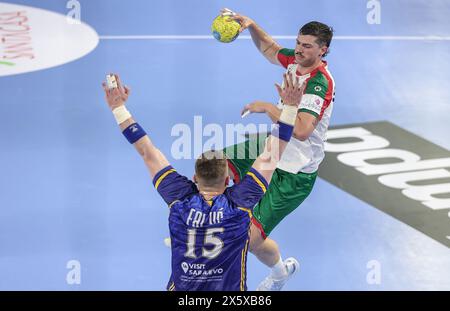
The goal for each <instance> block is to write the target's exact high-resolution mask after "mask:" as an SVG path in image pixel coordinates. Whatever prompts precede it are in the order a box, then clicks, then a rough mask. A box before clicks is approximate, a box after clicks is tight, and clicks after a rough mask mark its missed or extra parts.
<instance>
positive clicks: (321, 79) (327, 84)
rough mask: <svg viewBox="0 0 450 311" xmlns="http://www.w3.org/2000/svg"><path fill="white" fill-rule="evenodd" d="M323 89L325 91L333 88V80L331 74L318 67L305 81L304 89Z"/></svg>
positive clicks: (325, 69)
mask: <svg viewBox="0 0 450 311" xmlns="http://www.w3.org/2000/svg"><path fill="white" fill-rule="evenodd" d="M319 87H323V88H325V89H328V88H333V87H334V80H333V77H332V76H331V73H330V72H329V71H328V69H327V68H326V66H325V65H324V66H320V67H319V68H317V69H316V70H314V71H313V72H312V73H311V76H310V78H309V79H308V80H307V84H306V89H307V90H308V88H319Z"/></svg>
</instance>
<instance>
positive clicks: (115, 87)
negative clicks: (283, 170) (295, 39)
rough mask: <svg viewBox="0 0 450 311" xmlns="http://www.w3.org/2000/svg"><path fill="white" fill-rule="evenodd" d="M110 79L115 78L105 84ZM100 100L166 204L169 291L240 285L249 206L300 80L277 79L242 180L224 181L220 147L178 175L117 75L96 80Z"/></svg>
mask: <svg viewBox="0 0 450 311" xmlns="http://www.w3.org/2000/svg"><path fill="white" fill-rule="evenodd" d="M112 80H113V82H114V83H111V81H112ZM103 88H104V90H105V94H106V101H107V103H108V106H109V107H110V108H111V110H112V112H113V115H114V117H115V119H116V121H117V123H118V125H119V127H120V129H121V131H122V133H123V135H124V136H125V137H126V138H127V140H128V141H129V142H130V143H131V144H133V145H134V147H135V148H136V150H137V152H138V153H139V154H140V155H141V157H142V159H143V160H144V163H145V164H146V166H147V168H148V170H149V171H150V174H151V176H152V177H153V184H154V186H155V188H156V190H157V191H158V193H159V194H160V195H161V196H162V198H163V199H164V201H165V202H166V204H167V205H168V207H169V209H170V215H169V230H170V238H171V250H172V263H171V266H172V274H171V276H170V280H169V283H168V285H167V289H168V290H181V291H191V290H207V291H212V290H222V291H243V290H247V285H246V264H247V252H248V244H249V228H250V223H251V217H252V209H253V207H254V206H255V204H256V203H258V201H259V200H260V199H261V198H262V196H263V195H264V193H265V191H266V189H267V187H268V182H270V179H271V177H272V173H273V171H274V170H275V168H276V165H277V163H278V160H279V158H280V156H281V154H282V153H283V151H284V149H285V147H286V145H287V143H288V142H289V140H290V138H291V136H292V131H293V128H294V126H295V121H296V119H297V118H296V116H297V109H298V105H299V103H300V101H301V98H302V94H303V91H304V85H303V84H301V83H300V81H299V80H298V79H296V80H295V81H294V80H293V78H292V77H291V75H289V77H288V76H287V75H285V76H284V85H283V87H281V86H280V85H278V84H276V88H277V90H278V93H279V95H280V97H281V98H282V99H283V103H284V104H285V105H284V108H283V110H282V113H281V117H280V119H279V121H278V124H277V125H276V126H275V127H274V129H273V131H272V135H270V136H269V137H268V138H267V143H266V145H265V149H264V151H263V152H262V153H261V155H260V156H259V157H258V158H257V159H256V161H255V162H254V163H253V166H252V167H251V169H250V170H249V171H248V173H247V174H246V176H245V177H244V178H243V179H242V181H241V182H240V183H239V184H237V185H233V186H231V187H228V181H229V176H228V166H227V160H226V159H225V158H224V154H223V152H222V151H208V152H205V153H203V154H202V155H201V156H200V157H199V158H198V159H197V160H196V162H195V175H194V180H193V181H191V180H189V179H188V178H186V177H185V176H182V175H180V174H179V173H178V172H177V171H176V170H175V169H174V168H173V167H172V166H171V165H170V164H169V162H168V160H167V159H166V157H165V156H164V155H163V154H162V153H161V151H160V150H159V149H158V148H156V147H155V146H154V145H153V143H152V141H151V140H150V138H149V136H148V135H147V134H146V133H145V131H144V130H143V128H142V127H141V126H140V125H139V124H138V123H136V121H135V120H134V119H133V117H132V116H131V114H130V112H129V111H128V110H127V109H126V107H125V102H126V101H127V99H128V96H129V93H130V92H129V89H128V88H127V87H126V86H123V85H122V84H121V82H120V78H119V76H117V75H109V76H108V84H107V83H103Z"/></svg>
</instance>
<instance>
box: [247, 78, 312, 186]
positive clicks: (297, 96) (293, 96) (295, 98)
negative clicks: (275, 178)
mask: <svg viewBox="0 0 450 311" xmlns="http://www.w3.org/2000/svg"><path fill="white" fill-rule="evenodd" d="M276 88H277V90H278V93H279V94H280V97H281V98H282V99H283V103H284V106H283V109H282V110H281V113H280V116H279V119H278V121H277V127H276V128H274V130H273V131H272V134H271V135H270V136H269V137H268V139H267V143H266V145H265V148H264V151H263V152H262V153H261V154H260V155H259V156H258V158H257V159H256V160H255V162H254V163H253V166H252V167H253V168H254V169H255V170H257V171H258V172H259V173H260V174H261V175H262V176H263V177H264V179H265V180H266V181H267V182H268V183H269V182H270V180H271V179H272V174H273V171H274V170H275V168H276V166H277V163H278V161H279V159H280V158H281V155H282V154H283V152H284V149H285V148H286V146H287V144H288V142H289V140H290V138H291V136H292V133H293V131H294V127H295V124H296V122H297V121H298V120H297V119H298V118H297V110H298V105H299V104H300V102H301V100H302V95H303V91H304V89H305V84H304V83H303V84H300V82H299V79H298V77H297V78H296V80H295V81H294V80H293V78H292V76H291V75H289V78H287V76H286V75H285V76H284V87H281V86H280V85H278V84H276Z"/></svg>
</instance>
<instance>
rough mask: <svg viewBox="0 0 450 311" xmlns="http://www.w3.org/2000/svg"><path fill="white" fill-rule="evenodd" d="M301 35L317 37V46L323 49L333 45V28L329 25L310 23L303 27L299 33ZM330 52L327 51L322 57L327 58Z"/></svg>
mask: <svg viewBox="0 0 450 311" xmlns="http://www.w3.org/2000/svg"><path fill="white" fill-rule="evenodd" d="M298 34H299V35H311V36H314V37H316V38H317V39H316V42H317V44H318V45H319V46H320V47H322V46H324V45H326V46H327V47H328V48H329V47H330V44H331V39H333V28H331V27H330V26H328V25H325V24H323V23H321V22H316V21H314V22H309V23H307V24H305V25H303V27H302V28H300V31H299V32H298ZM328 52H329V51H326V52H325V54H323V55H322V57H325V56H326V55H327V54H328Z"/></svg>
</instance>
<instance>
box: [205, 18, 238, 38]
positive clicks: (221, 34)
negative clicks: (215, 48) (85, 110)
mask: <svg viewBox="0 0 450 311" xmlns="http://www.w3.org/2000/svg"><path fill="white" fill-rule="evenodd" d="M239 29H241V24H239V23H238V22H237V21H235V20H232V19H231V18H230V16H223V15H219V16H217V17H216V18H215V19H214V21H213V23H212V26H211V31H212V34H213V36H214V38H216V39H217V40H219V41H220V42H224V43H229V42H232V41H234V40H235V39H236V38H237V37H238V36H239Z"/></svg>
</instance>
